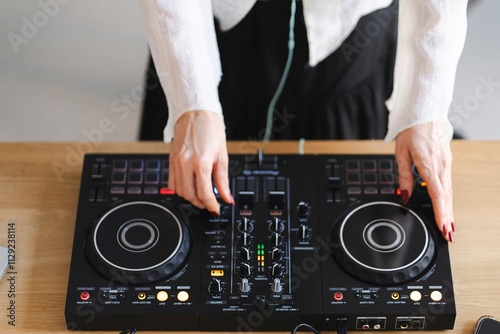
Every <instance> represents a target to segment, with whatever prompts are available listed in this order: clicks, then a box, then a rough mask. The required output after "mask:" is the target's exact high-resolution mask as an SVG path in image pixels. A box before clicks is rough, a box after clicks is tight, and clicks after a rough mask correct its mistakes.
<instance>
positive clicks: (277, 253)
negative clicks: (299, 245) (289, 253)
mask: <svg viewBox="0 0 500 334" xmlns="http://www.w3.org/2000/svg"><path fill="white" fill-rule="evenodd" d="M282 257H283V254H282V252H281V249H279V248H273V250H272V251H271V260H272V261H273V262H278V261H280V260H281V258H282Z"/></svg>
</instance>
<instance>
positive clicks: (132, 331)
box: [120, 327, 137, 334]
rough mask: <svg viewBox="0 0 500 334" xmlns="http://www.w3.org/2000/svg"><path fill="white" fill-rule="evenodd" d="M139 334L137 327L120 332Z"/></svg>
mask: <svg viewBox="0 0 500 334" xmlns="http://www.w3.org/2000/svg"><path fill="white" fill-rule="evenodd" d="M135 333H137V329H136V328H135V327H129V328H127V329H125V330H123V331H121V332H120V334H135Z"/></svg>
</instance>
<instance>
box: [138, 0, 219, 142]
mask: <svg viewBox="0 0 500 334" xmlns="http://www.w3.org/2000/svg"><path fill="white" fill-rule="evenodd" d="M141 6H142V12H143V16H144V18H145V20H146V27H147V35H148V41H149V47H150V50H151V55H152V57H153V60H154V63H155V67H156V70H157V73H158V76H159V78H160V83H161V85H162V88H163V90H164V91H165V95H166V97H167V102H168V108H169V118H168V123H167V127H166V128H165V141H167V142H168V141H170V140H171V139H172V137H173V129H174V125H175V123H176V122H177V120H178V119H179V117H180V116H181V115H182V114H183V113H184V112H187V111H193V110H206V111H211V112H215V113H218V114H220V115H222V109H221V106H220V102H219V97H218V84H219V81H220V77H221V67H220V60H219V54H218V49H217V41H216V37H215V28H214V23H213V15H212V7H211V2H210V0H182V1H177V0H142V1H141Z"/></svg>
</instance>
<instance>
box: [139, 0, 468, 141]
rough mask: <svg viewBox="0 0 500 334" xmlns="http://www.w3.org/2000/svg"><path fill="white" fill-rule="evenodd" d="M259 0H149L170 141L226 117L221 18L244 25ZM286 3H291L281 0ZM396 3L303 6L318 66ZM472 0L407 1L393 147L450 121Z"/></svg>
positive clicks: (312, 59)
mask: <svg viewBox="0 0 500 334" xmlns="http://www.w3.org/2000/svg"><path fill="white" fill-rule="evenodd" d="M256 1H258V0H141V4H142V8H143V14H144V17H145V19H146V22H147V24H146V26H147V32H148V41H149V46H150V50H151V55H152V57H153V59H154V62H155V66H156V70H157V72H158V75H159V78H160V82H161V85H162V88H163V90H164V91H165V94H166V96H167V101H168V107H169V118H168V122H167V126H166V127H165V131H164V139H165V141H166V142H169V141H170V140H171V139H172V138H173V132H174V131H173V129H174V124H175V123H176V121H177V119H178V118H179V117H180V116H181V115H182V114H183V113H184V112H187V111H192V110H207V111H212V112H215V113H217V114H219V115H221V116H222V115H223V113H222V108H221V104H220V101H219V96H218V85H219V82H220V79H221V76H222V72H221V64H220V58H219V51H218V47H217V40H216V35H215V26H214V22H213V17H214V16H215V17H216V18H217V20H218V21H219V24H220V27H221V29H223V30H228V29H231V28H232V27H234V26H235V25H236V24H238V22H240V21H241V20H242V19H243V18H244V17H245V15H246V14H247V13H248V12H249V11H250V10H251V8H252V7H253V6H254V4H255V2H256ZM275 1H284V0H275ZM390 3H391V0H303V2H302V4H303V9H304V10H303V12H304V20H305V23H306V31H307V38H308V44H309V64H310V65H311V66H314V65H316V64H318V63H319V62H321V61H322V60H323V59H325V58H326V57H327V56H328V55H329V54H331V53H332V52H333V51H335V50H336V49H337V48H338V47H339V46H340V44H341V43H342V42H343V41H344V40H345V38H347V36H349V34H350V33H351V32H352V31H353V30H354V28H355V27H356V24H357V22H358V21H359V19H360V18H361V17H362V16H363V15H366V14H368V13H370V12H373V11H375V10H377V9H382V8H385V7H387V6H388V5H389V4H390ZM466 12H467V0H400V3H399V23H398V29H399V31H398V45H397V54H396V65H395V74H394V90H393V93H392V96H391V98H390V99H389V100H388V101H387V106H388V107H389V110H390V114H389V127H388V132H387V135H386V140H393V139H394V138H395V137H396V136H397V134H398V133H399V132H401V131H403V130H405V129H407V128H409V127H412V126H414V125H418V124H422V123H426V122H430V121H442V122H447V124H448V125H449V135H450V136H451V134H452V127H451V124H450V123H449V121H448V110H449V106H450V103H451V99H452V95H453V88H454V82H455V72H456V67H457V64H458V60H459V58H460V54H461V52H462V49H463V45H464V41H465V35H466V30H467V18H466Z"/></svg>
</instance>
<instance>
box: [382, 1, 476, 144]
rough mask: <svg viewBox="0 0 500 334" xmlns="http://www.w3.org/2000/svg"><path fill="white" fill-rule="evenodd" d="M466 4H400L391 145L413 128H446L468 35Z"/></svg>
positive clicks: (390, 116) (420, 2)
mask: <svg viewBox="0 0 500 334" xmlns="http://www.w3.org/2000/svg"><path fill="white" fill-rule="evenodd" d="M466 12H467V0H426V1H421V0H419V1H415V0H401V1H400V14H399V28H398V29H399V31H398V46H397V56H396V68H395V77H394V91H393V94H392V97H391V99H390V100H389V101H388V103H387V105H388V107H389V110H390V115H389V130H388V133H387V136H386V140H393V139H394V138H395V137H396V136H397V134H398V133H399V132H401V131H403V130H405V129H407V128H409V127H412V126H415V125H418V124H423V123H426V122H431V121H436V122H440V121H441V122H447V123H448V125H449V126H448V128H449V135H451V132H452V127H451V125H450V124H449V122H448V110H449V107H450V103H451V99H452V96H453V88H454V82H455V73H456V68H457V64H458V60H459V58H460V54H461V52H462V49H463V45H464V41H465V35H466V29H467V18H466Z"/></svg>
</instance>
